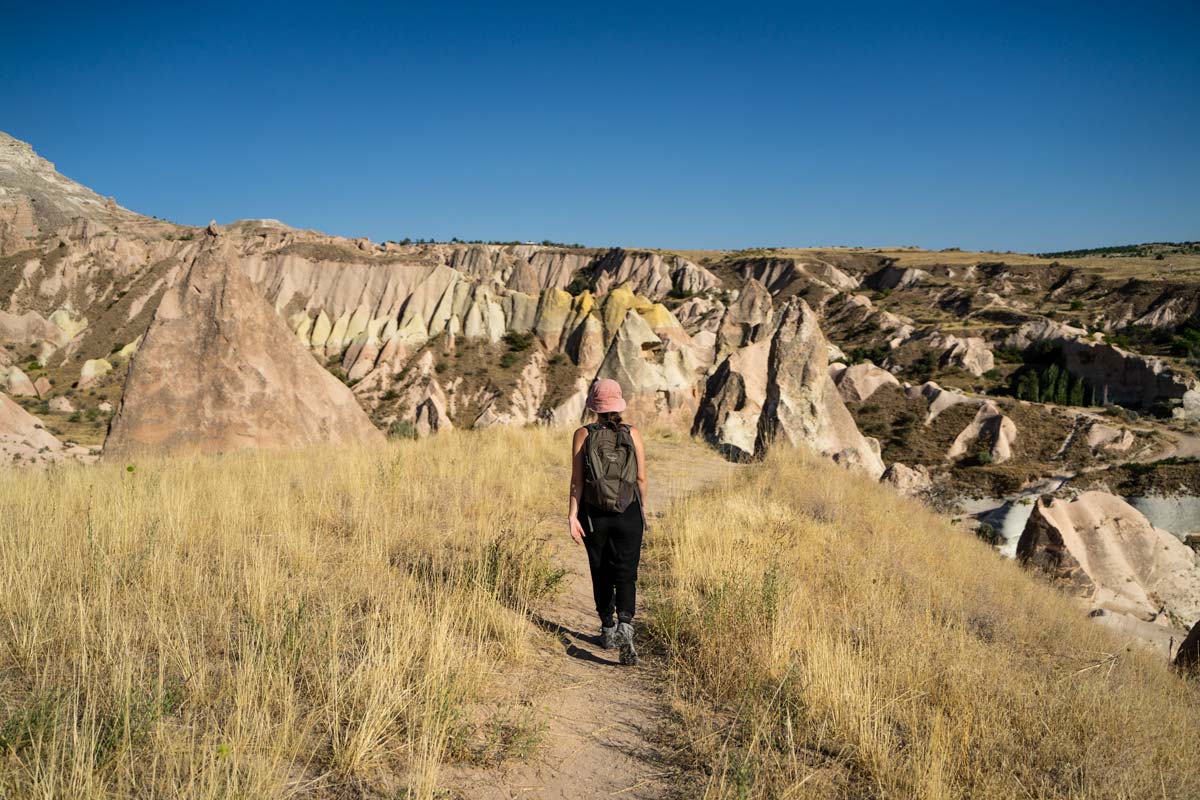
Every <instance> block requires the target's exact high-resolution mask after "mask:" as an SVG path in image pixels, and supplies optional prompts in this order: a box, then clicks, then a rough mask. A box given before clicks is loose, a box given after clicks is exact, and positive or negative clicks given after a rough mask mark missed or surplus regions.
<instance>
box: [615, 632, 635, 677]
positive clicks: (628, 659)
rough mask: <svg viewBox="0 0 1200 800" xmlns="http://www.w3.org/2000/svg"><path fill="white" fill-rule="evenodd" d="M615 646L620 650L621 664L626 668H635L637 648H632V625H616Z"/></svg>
mask: <svg viewBox="0 0 1200 800" xmlns="http://www.w3.org/2000/svg"><path fill="white" fill-rule="evenodd" d="M616 639H617V645H618V646H619V647H620V648H621V663H622V664H625V665H626V666H631V667H632V666H637V663H638V654H637V648H635V647H634V646H633V623H630V622H622V623H620V624H618V625H617V633H616Z"/></svg>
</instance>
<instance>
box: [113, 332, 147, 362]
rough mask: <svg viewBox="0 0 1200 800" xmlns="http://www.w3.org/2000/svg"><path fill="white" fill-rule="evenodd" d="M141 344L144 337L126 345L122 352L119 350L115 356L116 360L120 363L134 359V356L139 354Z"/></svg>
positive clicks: (139, 337)
mask: <svg viewBox="0 0 1200 800" xmlns="http://www.w3.org/2000/svg"><path fill="white" fill-rule="evenodd" d="M141 343H142V337H141V336H138V337H137V338H136V339H134V340H133V341H132V342H130V343H129V344H127V345H125V346H124V347H122V348H121V349H120V350H118V351H117V352H116V353H115V354H114V357H115V359H116V360H118V361H128V360H129V359H130V358H132V357H133V354H134V353H136V352H137V349H138V345H140V344H141Z"/></svg>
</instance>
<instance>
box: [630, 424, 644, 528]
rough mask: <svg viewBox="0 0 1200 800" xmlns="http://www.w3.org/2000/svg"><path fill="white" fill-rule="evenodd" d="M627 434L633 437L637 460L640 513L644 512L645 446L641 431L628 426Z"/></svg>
mask: <svg viewBox="0 0 1200 800" xmlns="http://www.w3.org/2000/svg"><path fill="white" fill-rule="evenodd" d="M629 436H630V438H631V439H633V452H634V453H635V454H636V455H637V462H638V496H639V497H640V498H641V501H642V515H643V516H644V515H645V513H646V447H645V445H643V444H642V432H641V431H639V430H638V429H637V428H634V427H632V426H630V428H629Z"/></svg>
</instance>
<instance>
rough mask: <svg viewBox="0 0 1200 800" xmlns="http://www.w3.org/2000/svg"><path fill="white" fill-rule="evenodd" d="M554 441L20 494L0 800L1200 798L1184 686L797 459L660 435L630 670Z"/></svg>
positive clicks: (891, 509)
mask: <svg viewBox="0 0 1200 800" xmlns="http://www.w3.org/2000/svg"><path fill="white" fill-rule="evenodd" d="M565 451H566V439H565V438H564V436H563V433H562V432H560V431H556V430H553V429H547V428H540V429H534V430H527V431H516V430H513V429H511V428H496V429H493V430H489V431H483V432H479V433H473V434H467V433H461V432H460V433H452V434H449V435H445V436H437V437H432V438H429V439H425V440H422V441H409V442H395V443H392V444H389V445H387V446H386V447H383V448H373V449H361V450H356V449H340V450H328V449H308V450H292V451H286V452H275V453H272V452H269V451H255V452H248V453H242V454H238V455H233V456H223V457H218V456H193V457H174V458H171V459H165V460H159V459H141V460H139V461H137V462H136V463H135V464H132V465H130V466H131V468H127V466H126V465H125V464H121V463H114V464H103V465H100V466H82V465H74V466H63V467H61V468H59V469H57V470H56V471H54V472H52V473H51V472H40V471H22V472H16V473H13V474H11V475H10V476H9V478H8V479H7V480H6V481H5V482H4V483H3V485H0V513H2V514H3V515H4V518H5V519H7V520H9V521H10V523H11V524H9V525H7V526H5V528H4V530H3V533H0V573H2V574H0V577H2V579H3V583H4V585H5V586H6V587H8V591H6V592H5V594H4V600H3V608H2V609H0V613H2V614H3V616H4V619H5V623H6V624H5V626H4V631H5V632H4V634H3V641H4V645H5V646H4V647H3V648H0V674H2V675H3V676H4V678H3V682H2V683H0V686H2V688H3V691H2V692H0V709H2V710H3V720H4V721H3V724H2V725H0V754H2V755H3V760H2V761H0V793H3V794H4V795H5V796H6V797H46V796H58V797H67V796H69V797H99V796H118V797H127V796H166V795H175V794H180V793H183V794H186V795H187V796H189V797H198V798H203V797H211V798H219V797H229V796H255V797H265V796H290V797H303V798H335V797H348V796H352V797H368V798H374V797H395V796H406V797H414V798H435V797H441V798H444V797H463V798H468V797H470V798H474V797H481V796H507V795H505V794H504V792H510V793H515V792H517V791H524V792H530V793H532V796H559V795H558V794H556V793H551V792H550V791H549V790H548V789H547V787H550V786H558V787H560V788H561V787H567V791H568V792H569V791H570V787H571V786H576V787H578V783H575V782H576V781H578V780H580V779H581V776H585V775H586V776H592V777H589V780H594V781H596V783H594V784H592V783H589V784H588V785H589V786H595V787H599V788H598V790H597V791H596V792H595V793H592V794H590V795H588V796H608V795H609V794H613V795H614V796H616V795H619V796H631V797H663V796H670V794H671V792H675V793H677V794H680V795H682V796H689V797H710V798H717V797H779V796H814V797H876V796H878V797H885V796H886V797H921V798H936V797H963V796H972V797H1001V796H1025V795H1028V794H1032V795H1034V796H1038V797H1063V798H1066V797H1082V796H1086V797H1094V798H1102V797H1114V798H1116V797H1145V796H1155V797H1171V798H1187V797H1192V796H1195V793H1196V791H1197V790H1198V788H1200V784H1198V783H1197V781H1200V772H1198V771H1197V770H1196V769H1195V765H1194V764H1193V763H1192V761H1193V759H1192V757H1191V751H1190V750H1189V748H1188V747H1186V745H1184V744H1181V743H1186V742H1189V741H1192V740H1194V739H1195V738H1196V736H1197V735H1200V730H1198V728H1197V725H1198V723H1197V719H1196V716H1195V714H1194V713H1193V710H1194V708H1195V707H1196V703H1197V701H1198V700H1200V687H1198V685H1197V684H1196V683H1195V682H1193V681H1189V680H1186V679H1184V678H1183V677H1181V676H1179V675H1177V674H1175V673H1174V672H1173V671H1172V670H1170V669H1169V668H1168V667H1167V665H1166V664H1165V663H1163V662H1162V660H1161V659H1158V658H1155V657H1153V656H1151V655H1149V654H1146V653H1144V652H1142V651H1141V650H1140V649H1139V648H1137V647H1135V646H1133V645H1131V643H1130V642H1129V640H1128V638H1127V637H1123V636H1122V637H1118V636H1114V635H1113V634H1111V633H1109V632H1107V631H1106V630H1105V629H1104V628H1102V627H1100V626H1096V625H1093V624H1091V623H1089V622H1088V621H1087V620H1086V619H1085V618H1084V615H1083V614H1082V613H1081V611H1080V610H1079V609H1078V607H1077V606H1076V605H1075V604H1074V603H1072V602H1071V601H1069V600H1068V599H1067V598H1066V597H1064V596H1063V595H1061V594H1060V593H1058V592H1055V591H1053V590H1051V589H1050V588H1049V587H1047V586H1045V585H1044V583H1043V582H1041V581H1039V580H1038V579H1036V578H1034V577H1033V576H1031V575H1029V574H1028V573H1026V572H1024V571H1022V570H1021V569H1020V568H1019V567H1017V566H1016V565H1015V564H1014V563H1012V562H1011V561H1006V560H1003V559H1000V558H998V557H996V556H995V555H994V554H993V553H991V552H989V549H988V548H987V546H986V545H984V544H983V543H982V542H979V541H977V540H976V539H974V538H973V537H970V536H969V535H966V534H964V533H963V532H962V531H961V530H957V529H955V528H953V527H951V526H950V525H949V524H948V523H947V522H946V521H945V520H944V519H942V518H939V517H937V516H936V515H934V514H932V513H930V512H929V511H928V510H926V509H924V508H923V507H922V506H921V505H920V504H919V503H917V502H915V501H909V500H900V499H897V498H896V496H895V494H894V493H893V492H892V491H890V490H889V489H887V488H885V487H881V486H879V485H877V484H874V483H873V482H871V481H870V480H868V479H867V478H865V477H857V478H856V477H851V476H848V475H847V473H846V472H845V471H844V470H843V469H841V468H840V467H837V466H834V465H832V464H830V463H829V462H828V461H826V460H823V459H816V458H814V457H811V456H806V455H805V454H804V453H803V452H802V451H800V450H780V451H778V452H777V453H776V454H774V455H772V456H771V458H770V459H768V460H767V461H766V462H765V463H761V464H757V465H753V466H748V467H739V468H736V469H737V472H736V474H733V475H726V476H724V477H721V478H720V479H719V482H718V483H717V484H712V483H708V484H704V483H697V482H695V479H696V477H697V475H699V473H700V472H703V471H707V470H710V469H714V468H716V469H720V462H719V460H717V459H715V456H713V455H712V454H711V452H707V453H706V452H704V451H703V449H702V448H700V447H699V445H697V444H695V443H688V442H682V441H680V439H679V438H678V437H677V436H674V435H667V434H655V435H654V436H651V437H650V439H649V442H648V451H649V454H650V458H651V464H650V469H651V476H652V478H651V481H652V483H651V487H652V488H651V491H652V496H655V497H658V498H659V500H657V501H655V502H656V503H658V502H662V501H663V500H665V499H666V498H667V497H668V496H673V497H676V498H680V499H681V500H682V502H676V503H674V504H672V505H670V506H666V507H664V506H659V507H660V509H661V510H663V511H665V512H666V513H665V515H664V516H663V517H662V518H660V519H659V520H658V521H656V522H654V523H653V525H652V536H651V539H650V541H651V545H650V547H649V550H648V551H647V554H646V561H645V565H644V567H645V572H646V575H647V580H646V593H647V595H648V596H647V597H646V603H645V605H646V607H647V608H648V609H649V611H648V613H647V623H648V628H647V630H648V631H649V632H650V634H651V635H652V636H653V637H654V638H655V640H656V641H657V642H658V643H659V644H658V645H657V648H658V649H657V650H652V652H653V654H654V655H653V658H652V662H651V664H652V665H651V666H650V667H648V668H647V669H645V670H641V671H637V672H635V673H634V674H633V676H632V677H630V676H629V673H619V672H616V673H615V677H614V672H615V671H616V668H615V667H613V666H611V664H610V662H609V661H608V660H607V659H608V656H606V655H605V654H603V653H602V652H601V651H599V650H598V649H597V648H596V647H595V646H594V644H593V643H592V640H591V637H592V634H591V632H590V631H589V630H587V629H585V630H583V631H580V630H578V627H580V626H582V625H583V624H584V623H583V621H582V617H581V621H580V622H578V623H576V622H574V620H573V619H572V618H570V617H566V616H563V615H564V614H567V613H578V612H577V610H576V606H577V603H573V602H570V597H571V595H570V592H571V591H572V590H571V589H569V588H564V587H565V585H566V584H569V582H571V581H574V580H576V577H575V576H577V575H578V574H579V573H580V572H581V571H582V570H583V569H584V565H583V563H582V556H581V555H580V554H579V552H578V551H577V550H572V549H571V545H569V543H568V542H567V540H566V538H565V533H564V532H563V530H562V524H561V508H562V500H563V493H564V488H565V481H566V473H565V459H564V454H565ZM514 461H519V462H520V463H521V464H523V465H524V467H523V469H522V470H520V471H519V472H518V471H514V470H512V469H509V468H507V467H508V466H509V465H511V464H512V463H514ZM714 462H715V465H716V466H715V467H714ZM703 480H708V481H711V480H712V476H711V475H709V476H707V477H704V478H703ZM701 485H706V486H707V487H708V488H707V489H706V491H704V492H701V493H696V494H692V495H690V496H689V495H688V494H687V491H688V490H689V488H694V487H696V486H701ZM81 526H82V533H81ZM564 548H565V549H564ZM562 570H567V572H568V574H567V575H564V573H563V572H562ZM564 600H566V601H568V602H567V603H566V604H565V605H564V603H563V601H564ZM654 664H657V665H658V666H654ZM606 680H607V681H609V682H610V683H611V682H612V681H614V680H616V681H618V684H616V685H617V686H619V682H622V681H624V682H632V683H630V684H629V685H630V687H631V688H630V692H634V694H629V695H627V694H625V693H624V692H623V691H622V690H621V689H619V688H613V689H605V687H606V686H609V684H606V683H604V681H606ZM630 697H637V698H643V700H642V701H640V702H642V703H644V705H638V706H637V710H638V713H639V714H641V716H640V717H639V718H638V719H636V720H634V721H633V723H630V722H629V721H628V720H627V717H626V716H622V715H623V714H625V713H626V712H625V711H623V710H622V708H623V707H625V706H627V705H628V703H627V701H628V700H629V699H630ZM581 700H583V701H584V702H583V704H582V705H580V704H579V702H580V701H581ZM635 705H636V704H635ZM614 720H626V722H623V723H621V724H620V725H614V724H613V721H614ZM634 723H635V724H634ZM572 736H576V737H578V738H571V737H572ZM664 743H665V744H664ZM609 747H616V748H617V749H618V750H617V751H618V752H619V753H621V754H622V755H621V756H620V758H621V759H624V760H622V761H621V762H620V763H621V764H622V766H621V768H620V769H611V768H610V769H604V768H603V765H604V764H605V763H608V764H610V765H611V764H613V763H614V761H613V758H614V756H613V755H612V751H610V750H608V749H607V748H609ZM597 765H599V766H598V767H597ZM593 767H596V768H595V769H594V770H593ZM589 770H593V771H589ZM489 792H494V793H495V794H494V795H492V794H489ZM567 796H581V795H578V794H576V795H571V794H569V793H568V794H567Z"/></svg>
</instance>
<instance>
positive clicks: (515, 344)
mask: <svg viewBox="0 0 1200 800" xmlns="http://www.w3.org/2000/svg"><path fill="white" fill-rule="evenodd" d="M504 343H505V344H507V345H508V349H509V350H510V351H512V352H514V353H520V352H523V351H525V350H528V349H529V348H530V347H532V346H533V334H532V333H518V332H517V331H509V332H508V333H506V334H504Z"/></svg>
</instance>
